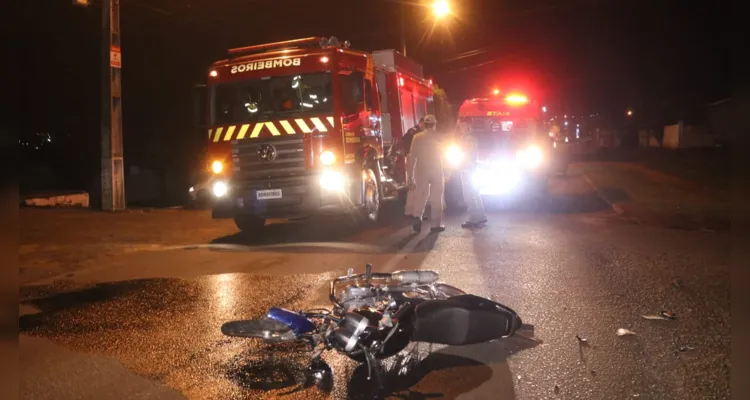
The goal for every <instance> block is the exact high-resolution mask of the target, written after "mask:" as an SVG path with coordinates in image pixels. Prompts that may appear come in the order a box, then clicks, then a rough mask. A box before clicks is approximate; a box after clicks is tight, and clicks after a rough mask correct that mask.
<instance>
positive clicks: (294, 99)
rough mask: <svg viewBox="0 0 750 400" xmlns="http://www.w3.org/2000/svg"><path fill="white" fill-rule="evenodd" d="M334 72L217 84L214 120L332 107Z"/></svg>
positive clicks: (232, 120)
mask: <svg viewBox="0 0 750 400" xmlns="http://www.w3.org/2000/svg"><path fill="white" fill-rule="evenodd" d="M331 93H332V92H331V75H330V74H329V73H314V74H302V75H289V76H273V77H268V78H258V79H249V80H244V81H239V82H231V83H222V84H218V85H215V86H214V87H213V88H212V93H211V99H212V101H211V124H212V125H227V124H237V123H243V122H250V121H256V120H258V119H267V118H269V117H273V116H274V115H298V114H304V113H309V112H321V111H332V110H333V99H332V96H331Z"/></svg>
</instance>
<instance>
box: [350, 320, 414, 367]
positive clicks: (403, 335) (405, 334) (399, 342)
mask: <svg viewBox="0 0 750 400" xmlns="http://www.w3.org/2000/svg"><path fill="white" fill-rule="evenodd" d="M412 330H413V328H412V326H411V325H409V326H406V327H403V328H402V327H399V328H398V330H397V331H396V332H395V333H394V334H393V335H392V336H391V338H390V339H388V341H387V342H386V343H385V346H384V347H383V351H381V352H378V353H377V354H374V356H375V358H377V359H379V360H383V359H386V358H388V357H392V356H394V355H396V354H398V353H399V352H400V351H401V350H403V349H405V348H406V346H408V345H409V342H410V341H411V334H412ZM366 344H367V345H369V344H370V343H366ZM346 355H347V356H348V357H349V358H351V359H352V360H354V361H356V362H359V363H364V362H366V361H367V360H365V353H364V352H363V351H362V350H358V351H354V352H351V353H346Z"/></svg>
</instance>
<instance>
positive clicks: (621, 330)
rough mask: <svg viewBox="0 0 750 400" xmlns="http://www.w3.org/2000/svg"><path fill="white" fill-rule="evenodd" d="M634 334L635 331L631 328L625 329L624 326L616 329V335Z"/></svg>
mask: <svg viewBox="0 0 750 400" xmlns="http://www.w3.org/2000/svg"><path fill="white" fill-rule="evenodd" d="M633 335H635V332H633V331H631V330H627V329H625V328H620V329H618V330H617V336H633Z"/></svg>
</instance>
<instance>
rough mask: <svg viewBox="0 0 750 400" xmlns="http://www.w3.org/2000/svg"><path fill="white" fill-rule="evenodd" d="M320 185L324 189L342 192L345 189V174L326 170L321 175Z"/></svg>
mask: <svg viewBox="0 0 750 400" xmlns="http://www.w3.org/2000/svg"><path fill="white" fill-rule="evenodd" d="M320 187H321V188H323V189H324V190H330V191H334V192H341V191H343V190H344V175H342V174H341V173H340V172H338V171H324V172H323V174H322V175H321V176H320Z"/></svg>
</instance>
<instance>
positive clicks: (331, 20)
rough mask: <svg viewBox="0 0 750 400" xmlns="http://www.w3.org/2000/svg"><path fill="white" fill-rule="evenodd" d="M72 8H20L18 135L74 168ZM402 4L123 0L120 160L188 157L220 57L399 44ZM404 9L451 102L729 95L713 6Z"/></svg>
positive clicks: (658, 102) (76, 122)
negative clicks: (60, 139) (69, 144)
mask: <svg viewBox="0 0 750 400" xmlns="http://www.w3.org/2000/svg"><path fill="white" fill-rule="evenodd" d="M71 3H72V2H71V0H31V1H29V2H28V5H27V7H29V10H28V11H30V12H31V13H32V15H34V18H33V21H34V22H33V25H32V27H30V28H31V29H29V34H30V35H31V37H32V40H33V47H32V57H31V68H32V79H33V81H32V84H31V87H30V88H29V93H33V96H32V97H33V102H34V109H35V111H34V120H33V124H32V126H30V127H27V128H25V129H30V131H28V132H22V134H27V133H32V132H41V131H43V132H54V133H56V134H59V135H71V138H72V139H71V140H73V141H74V142H75V143H76V144H75V145H76V147H77V148H79V149H81V154H80V155H79V156H80V158H81V159H82V160H84V159H85V160H89V161H86V162H87V163H88V165H97V164H96V158H97V157H98V148H99V139H98V124H99V106H98V104H99V101H100V99H99V96H100V95H99V80H100V77H99V68H100V24H101V11H100V7H99V4H98V2H94V4H93V5H92V6H90V7H88V8H79V7H75V6H73V5H72V4H71ZM401 4H405V3H403V2H396V1H387V0H378V1H375V0H373V1H364V0H349V1H343V0H331V1H323V0H321V1H310V0H274V1H253V0H188V1H177V0H122V35H123V38H122V51H123V85H124V93H123V110H124V132H125V134H124V135H125V146H126V147H125V152H126V153H125V154H126V156H125V158H126V161H127V160H129V161H130V162H136V161H139V162H149V161H148V160H149V159H153V158H154V157H158V158H164V157H165V152H164V149H165V148H170V149H173V151H171V153H170V156H169V157H166V158H167V159H181V158H186V157H188V158H189V157H190V156H191V154H189V153H191V152H194V151H195V150H194V148H195V147H196V146H200V142H201V141H202V138H203V136H200V137H199V136H198V135H197V133H196V132H195V131H194V129H192V126H191V123H192V119H191V100H190V89H191V87H192V86H193V85H194V84H196V83H199V82H205V80H206V76H205V71H206V68H207V66H208V65H209V64H210V63H211V62H212V61H214V60H217V59H221V58H225V54H226V50H227V49H228V48H230V47H240V46H246V45H251V44H257V43H263V42H268V41H275V40H285V39H293V38H299V37H307V36H330V35H334V36H336V37H338V38H339V39H341V40H350V41H351V42H352V47H353V48H357V49H363V50H375V49H383V48H398V46H399V29H398V27H399V24H398V12H399V7H400V5H401ZM406 4H409V5H408V6H407V7H406V8H407V17H406V19H407V30H408V32H407V38H408V39H407V40H408V42H407V52H408V55H409V56H410V57H413V58H415V59H416V60H418V61H419V62H421V63H422V64H423V65H425V70H426V72H427V73H428V74H429V75H430V76H432V77H433V78H434V80H435V82H436V83H438V84H439V85H441V86H442V87H444V88H445V89H446V91H447V93H448V96H449V98H450V99H451V101H452V102H454V103H460V102H461V101H462V100H463V99H465V98H467V97H477V96H486V95H488V94H489V92H490V90H491V89H492V88H494V87H499V88H502V89H511V88H515V89H520V90H524V91H528V92H529V93H531V94H532V96H535V97H538V98H540V100H541V101H542V102H543V103H544V104H547V105H548V106H549V108H550V111H551V112H552V113H560V114H563V113H567V114H576V113H578V114H589V113H594V112H603V113H607V112H609V113H619V112H621V111H622V110H624V109H625V108H627V107H634V108H635V109H639V110H648V109H659V107H662V108H663V107H664V105H665V104H685V105H692V104H702V103H706V102H709V101H715V100H720V99H722V98H724V97H727V96H729V95H730V94H731V90H732V88H731V86H730V76H731V75H730V74H731V71H729V55H728V54H729V50H728V47H729V38H728V37H726V34H725V33H723V32H725V31H726V29H722V28H721V27H722V26H724V25H725V24H726V23H725V22H724V20H723V18H726V17H727V14H728V11H727V9H722V8H719V7H715V8H710V7H711V5H713V4H719V3H698V2H684V1H659V0H650V1H647V0H631V1H619V0H600V1H596V0H588V1H587V0H570V1H560V0H558V1H547V0H543V1H528V0H527V1H520V0H464V1H459V0H455V1H453V6H454V8H455V12H456V15H455V17H453V18H451V19H450V20H448V21H445V22H441V23H438V24H437V25H435V26H434V29H433V21H432V20H431V19H430V15H429V9H427V8H425V7H420V6H419V4H420V2H419V1H416V2H415V1H412V2H407V3H406ZM415 4H416V5H415ZM430 31H432V33H431V34H428V33H429V32H430ZM477 50H478V51H477ZM471 51H477V52H476V55H474V56H470V57H463V58H458V59H454V58H456V57H457V56H459V57H460V56H461V55H464V54H467V53H468V52H471ZM452 59H454V60H452ZM201 134H202V132H201ZM176 142H180V143H181V144H180V145H179V146H175V143H176ZM188 149H189V150H188ZM181 150H185V151H181ZM82 162H83V161H82Z"/></svg>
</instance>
